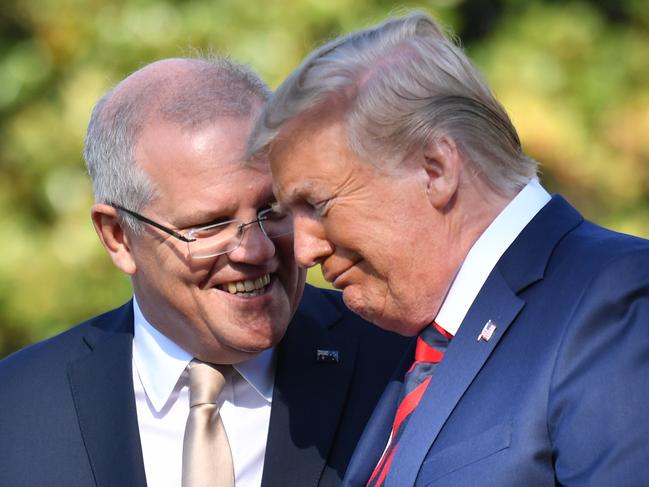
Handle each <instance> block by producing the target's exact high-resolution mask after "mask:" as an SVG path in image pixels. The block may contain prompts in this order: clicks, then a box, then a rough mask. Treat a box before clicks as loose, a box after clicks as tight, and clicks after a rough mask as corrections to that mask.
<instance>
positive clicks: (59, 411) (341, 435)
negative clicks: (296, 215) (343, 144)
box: [0, 286, 407, 487]
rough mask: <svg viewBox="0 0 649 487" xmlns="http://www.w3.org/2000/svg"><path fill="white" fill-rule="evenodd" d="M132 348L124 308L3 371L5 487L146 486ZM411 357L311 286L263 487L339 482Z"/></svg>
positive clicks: (129, 315) (289, 337)
mask: <svg viewBox="0 0 649 487" xmlns="http://www.w3.org/2000/svg"><path fill="white" fill-rule="evenodd" d="M132 340H133V307H132V304H131V303H127V304H126V305H124V306H122V307H121V308H118V309H116V310H113V311H111V312H109V313H106V314H103V315H101V316H98V317H95V318H93V319H91V320H89V321H87V322H85V323H82V324H81V325H79V326H77V327H75V328H73V329H71V330H69V331H68V332H65V333H63V334H62V335H59V336H57V337H54V338H52V339H50V340H47V341H45V342H42V343H39V344H36V345H34V346H31V347H29V348H27V349H24V350H22V351H19V352H17V353H15V354H13V355H12V356H10V357H8V358H6V359H5V360H3V361H1V362H0V486H3V487H5V486H6V487H58V486H60V487H76V486H78V487H90V486H100V487H109V486H113V487H129V486H144V485H146V480H145V474H144V467H143V461H142V451H141V447H140V441H139V433H138V427H137V414H136V410H135V400H134V396H133V380H132V369H131V367H132V366H131V364H132V361H131V355H132ZM406 348H407V341H406V340H404V339H403V338H402V337H397V336H396V335H391V334H388V333H386V332H383V331H381V330H378V329H376V328H375V327H374V326H372V325H369V324H368V323H366V322H364V321H362V320H361V319H360V318H358V317H356V316H355V315H353V314H352V313H351V312H349V311H348V310H347V309H346V308H345V307H344V306H343V304H342V301H341V298H340V294H339V293H335V292H331V291H323V290H319V289H316V288H311V287H309V286H307V288H306V289H305V294H304V298H303V300H302V303H301V304H300V307H299V309H298V311H297V313H296V315H295V317H294V319H293V320H292V322H291V324H290V326H289V328H288V331H287V334H286V336H285V337H284V339H283V340H282V342H281V344H280V345H279V347H278V356H277V371H276V377H275V388H274V392H273V404H272V409H271V418H270V427H269V432H268V443H267V447H266V458H265V463H264V473H263V486H264V487H271V486H296V487H298V486H299V487H307V486H313V487H315V486H335V485H339V484H340V481H341V479H342V476H343V474H344V471H345V468H346V466H347V463H348V461H349V458H350V456H351V454H352V452H353V449H354V446H355V444H356V442H357V440H358V437H359V436H360V434H361V432H362V430H363V427H364V425H365V422H366V421H367V419H368V418H369V416H370V414H371V412H372V409H373V408H374V405H375V403H376V401H377V399H378V398H379V396H380V394H381V392H382V390H383V388H384V386H385V384H386V382H387V381H388V379H389V377H390V375H391V374H392V372H393V369H394V367H396V364H397V361H398V360H400V359H401V358H402V356H403V354H404V351H405V350H406ZM318 349H323V350H337V351H339V357H340V360H339V362H338V363H327V362H318V361H316V350H318ZM151 487H155V486H151Z"/></svg>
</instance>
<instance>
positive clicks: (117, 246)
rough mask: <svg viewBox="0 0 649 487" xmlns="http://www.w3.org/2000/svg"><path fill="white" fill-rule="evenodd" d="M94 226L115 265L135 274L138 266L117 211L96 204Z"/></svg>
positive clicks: (93, 208)
mask: <svg viewBox="0 0 649 487" xmlns="http://www.w3.org/2000/svg"><path fill="white" fill-rule="evenodd" d="M91 218H92V224H93V225H94V226H95V231H96V232H97V236H98V237H99V240H101V243H102V245H103V246H104V248H105V249H106V252H108V255H109V256H110V258H111V259H112V260H113V264H115V266H116V267H117V268H118V269H120V270H121V271H123V272H125V273H126V274H129V275H133V274H135V270H136V266H135V261H134V260H133V254H132V252H131V247H130V245H129V238H128V235H127V234H126V231H125V230H124V227H123V226H122V223H121V221H120V218H119V214H118V213H117V209H116V208H114V207H112V206H110V205H106V204H103V203H96V204H95V205H93V207H92V210H91Z"/></svg>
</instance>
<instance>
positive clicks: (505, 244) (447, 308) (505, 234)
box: [435, 178, 551, 335]
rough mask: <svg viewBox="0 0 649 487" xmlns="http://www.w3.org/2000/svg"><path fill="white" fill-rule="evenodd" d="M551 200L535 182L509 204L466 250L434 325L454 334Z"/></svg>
mask: <svg viewBox="0 0 649 487" xmlns="http://www.w3.org/2000/svg"><path fill="white" fill-rule="evenodd" d="M550 199H551V198H550V195H549V194H548V192H547V191H546V190H545V189H543V187H542V186H541V184H540V183H539V181H538V179H536V178H535V179H532V180H531V181H530V182H529V183H528V184H527V185H526V186H525V187H524V188H523V189H522V190H521V191H520V192H519V193H518V194H517V195H516V197H515V198H514V199H513V200H512V201H510V202H509V204H508V205H507V206H506V207H505V208H504V209H503V210H502V211H501V212H500V214H499V215H498V216H497V217H496V218H495V219H494V221H493V222H491V224H490V225H489V226H488V227H487V229H486V230H485V231H484V232H483V233H482V235H481V236H480V238H478V240H477V241H476V242H475V243H474V244H473V246H472V247H471V250H469V253H468V254H467V256H466V258H465V259H464V262H463V263H462V265H461V267H460V270H459V271H458V273H457V275H456V276H455V279H454V280H453V284H452V285H451V288H450V289H449V292H448V294H447V296H446V298H445V299H444V303H443V304H442V307H441V308H440V310H439V313H438V314H437V317H436V318H435V322H437V323H438V324H439V325H440V326H443V327H444V329H445V330H446V331H447V332H449V333H450V334H452V335H455V334H457V330H458V328H460V325H461V324H462V321H463V320H464V317H465V316H466V314H467V313H468V311H469V308H470V307H471V305H472V304H473V301H474V300H475V298H476V296H477V295H478V293H479V292H480V289H481V288H482V286H483V285H484V283H485V281H486V280H487V278H488V277H489V274H491V271H492V270H493V269H494V267H495V266H496V264H497V263H498V260H499V259H500V258H501V257H502V255H503V254H504V253H505V251H506V250H507V249H508V248H509V246H510V245H511V244H512V242H513V241H514V240H516V237H518V235H519V234H520V233H521V232H522V231H523V228H525V226H526V225H527V224H528V223H529V222H530V221H531V220H532V218H534V216H535V215H536V214H537V213H538V212H539V211H540V210H541V208H543V207H544V206H545V205H546V204H547V202H548V201H550Z"/></svg>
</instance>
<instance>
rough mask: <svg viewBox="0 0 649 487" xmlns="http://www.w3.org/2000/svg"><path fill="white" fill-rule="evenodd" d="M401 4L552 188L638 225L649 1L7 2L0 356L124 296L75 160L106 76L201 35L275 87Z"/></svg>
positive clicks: (646, 172)
mask: <svg viewBox="0 0 649 487" xmlns="http://www.w3.org/2000/svg"><path fill="white" fill-rule="evenodd" d="M403 8H419V9H423V10H426V11H428V12H430V13H432V14H434V15H436V16H437V17H438V18H439V19H441V20H442V21H443V23H444V24H445V25H446V26H448V27H449V28H450V29H451V30H452V31H453V32H454V33H455V34H456V35H457V36H459V38H460V39H461V41H462V44H463V46H464V48H465V49H466V51H467V52H468V53H469V54H470V55H471V57H472V58H473V59H474V60H475V62H476V63H477V64H478V65H479V66H480V67H481V69H482V70H483V71H484V73H485V74H486V76H487V79H488V80H489V81H490V83H491V84H492V86H493V88H494V90H495V92H496V94H497V96H498V97H499V98H500V100H501V101H502V103H503V104H504V105H505V107H506V109H507V110H508V111H509V113H510V115H511V117H512V119H513V120H514V123H515V125H516V126H517V128H518V130H519V132H520V136H521V139H522V141H523V143H524V146H525V148H526V151H527V152H528V153H529V154H530V155H532V156H533V157H535V158H536V159H538V160H539V161H540V162H541V164H542V166H541V167H542V172H543V173H542V178H543V181H544V183H545V185H546V187H548V188H549V189H550V190H551V191H553V192H561V193H563V194H564V195H565V196H567V197H568V199H569V200H571V201H572V202H573V204H575V205H576V206H577V208H578V209H580V210H581V211H582V212H583V213H584V214H585V215H586V216H587V217H589V218H591V219H593V220H595V221H597V222H599V223H601V224H603V225H605V226H609V227H612V228H615V229H617V230H620V231H623V232H627V233H632V234H636V235H641V236H645V237H649V1H648V0H592V1H583V0H582V1H572V0H566V1H563V0H555V1H552V0H546V1H539V0H529V1H528V0H493V1H487V0H485V1H480V0H464V1H462V0H429V1H419V2H407V3H403V4H396V3H394V2H389V1H382V0H259V1H256V0H245V1H244V0H111V1H110V2H107V1H105V0H2V4H1V5H0V357H1V356H4V355H5V354H7V353H9V352H11V351H13V350H15V349H17V348H19V347H21V346H23V345H25V344H27V343H30V342H33V341H35V340H38V339H41V338H44V337H47V336H50V335H52V334H54V333H57V332H60V331H62V330H64V329H66V328H68V327H70V326H71V325H72V324H74V323H76V322H78V321H80V320H82V319H84V318H86V317H89V316H91V315H93V314H96V313H99V312H101V311H103V310H107V309H109V308H110V307H113V306H116V305H118V304H121V303H122V302H124V301H125V300H126V299H128V298H129V296H130V283H129V281H128V279H127V278H126V277H125V276H123V275H121V274H120V273H118V272H117V271H116V270H114V269H113V268H112V265H111V263H110V261H109V259H108V258H107V256H106V255H105V254H104V252H103V250H102V248H101V247H100V245H99V242H98V240H97V239H96V236H95V234H94V231H93V229H92V225H91V223H90V218H89V208H90V206H91V204H92V196H91V191H90V184H89V181H88V179H87V176H86V173H85V168H84V165H83V161H82V157H81V150H82V142H83V137H84V133H85V127H86V124H87V121H88V118H89V115H90V111H91V108H92V106H93V104H94V102H95V101H96V100H97V98H98V97H99V96H100V95H101V94H102V93H103V92H104V91H105V90H107V89H108V88H109V87H110V86H112V85H113V84H114V83H115V82H117V81H119V80H120V79H121V78H123V77H124V76H125V75H126V74H127V73H129V72H131V71H133V70H135V69H137V68H139V67H141V66H142V65H144V64H146V63H148V62H151V61H153V60H156V59H159V58H163V57H171V56H181V55H187V54H190V53H191V52H192V51H194V50H202V51H212V52H217V53H229V54H231V55H232V57H233V58H234V59H236V60H239V61H242V62H246V63H248V64H250V65H251V66H252V67H253V68H255V69H256V70H258V71H259V72H260V73H261V75H262V76H263V77H264V78H265V79H266V80H267V81H268V82H269V83H270V84H271V86H273V87H274V86H277V84H278V83H279V82H280V81H281V80H282V78H283V77H284V76H286V75H287V74H288V73H289V72H290V71H291V70H292V69H293V68H294V67H295V66H296V65H297V64H298V63H299V61H300V60H301V58H302V57H303V56H304V55H305V54H306V53H307V52H309V51H310V50H311V49H312V48H313V47H315V46H316V45H318V44H319V43H321V42H322V41H324V40H327V39H329V38H331V37H334V36H336V35H338V34H340V33H343V32H346V31H349V30H352V29H356V28H359V27H364V26H367V25H371V24H373V23H376V22H378V21H380V20H382V19H383V18H384V17H385V16H386V15H388V14H390V13H394V12H399V11H401V10H402V9H403ZM402 251H403V250H402ZM310 279H311V281H312V282H316V283H319V282H321V281H320V280H319V279H320V278H319V275H318V274H317V271H316V272H312V273H311V274H310Z"/></svg>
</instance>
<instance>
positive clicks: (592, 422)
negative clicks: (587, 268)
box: [548, 249, 649, 487]
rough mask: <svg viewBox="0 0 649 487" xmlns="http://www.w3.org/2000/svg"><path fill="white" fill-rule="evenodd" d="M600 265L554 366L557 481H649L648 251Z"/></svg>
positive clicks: (591, 486) (551, 409)
mask: <svg viewBox="0 0 649 487" xmlns="http://www.w3.org/2000/svg"><path fill="white" fill-rule="evenodd" d="M599 265H602V269H601V271H600V272H598V273H597V275H596V276H595V277H594V278H593V279H592V281H591V282H590V283H589V284H587V285H586V286H585V287H584V292H583V293H582V295H581V297H580V298H578V299H579V304H578V305H577V307H576V308H575V309H576V311H575V313H574V315H573V317H572V319H571V320H570V323H569V324H568V326H567V329H566V331H565V336H564V337H563V342H562V345H561V347H560V349H559V352H558V356H557V361H556V365H555V369H554V371H553V377H552V386H551V390H550V395H549V399H548V414H549V417H548V427H549V434H550V437H551V440H552V445H553V460H554V463H555V474H556V480H557V482H558V483H559V484H560V485H565V486H588V487H597V486H607V487H609V486H611V485H615V486H620V487H624V486H640V485H649V251H647V250H646V249H644V250H641V251H636V252H634V253H632V254H628V255H625V256H623V257H621V258H617V259H615V260H614V261H611V262H608V263H606V264H605V265H604V264H601V263H600V264H599ZM548 305H551V303H548Z"/></svg>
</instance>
